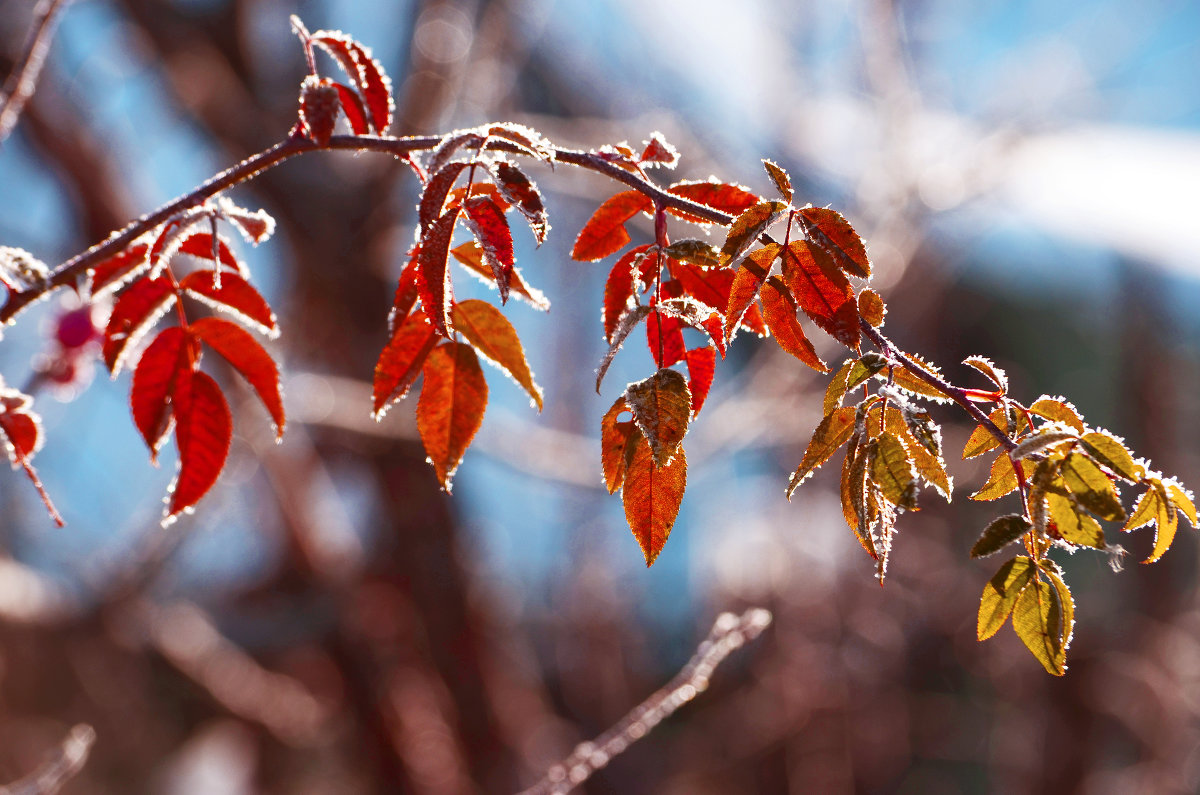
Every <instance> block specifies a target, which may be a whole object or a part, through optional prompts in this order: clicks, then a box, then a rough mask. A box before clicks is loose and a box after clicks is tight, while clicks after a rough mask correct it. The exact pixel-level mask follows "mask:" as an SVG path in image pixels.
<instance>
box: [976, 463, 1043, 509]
mask: <svg viewBox="0 0 1200 795" xmlns="http://www.w3.org/2000/svg"><path fill="white" fill-rule="evenodd" d="M1019 463H1020V464H1021V466H1022V467H1027V466H1029V462H1028V461H1024V460H1022V461H1020V462H1019ZM1016 488H1017V473H1016V470H1014V469H1013V462H1012V460H1011V459H1010V458H1009V457H1008V455H1007V454H1006V453H1001V454H1000V455H998V456H996V460H995V461H993V462H992V469H991V474H989V475H988V479H987V482H986V483H984V484H983V486H982V487H981V488H980V489H979V491H977V492H975V493H974V494H972V495H971V499H973V500H998V499H1000V498H1001V497H1003V496H1004V495H1006V494H1011V493H1012V492H1014V491H1016Z"/></svg>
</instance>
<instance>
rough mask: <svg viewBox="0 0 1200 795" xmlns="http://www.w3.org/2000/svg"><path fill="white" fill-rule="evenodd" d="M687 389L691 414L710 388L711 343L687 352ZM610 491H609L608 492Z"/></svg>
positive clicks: (713, 367)
mask: <svg viewBox="0 0 1200 795" xmlns="http://www.w3.org/2000/svg"><path fill="white" fill-rule="evenodd" d="M687 368H688V376H689V378H688V389H689V390H690V391H691V393H692V414H693V416H694V415H696V414H699V413H700V409H701V408H703V407H704V401H705V400H706V399H708V391H709V390H710V389H711V388H712V383H713V376H714V375H715V374H716V370H717V352H716V350H714V349H713V347H712V346H711V345H706V346H704V347H703V348H693V349H692V350H690V351H688V352H687ZM610 493H611V492H610Z"/></svg>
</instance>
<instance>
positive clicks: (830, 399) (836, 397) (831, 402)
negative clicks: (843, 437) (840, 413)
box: [823, 359, 857, 416]
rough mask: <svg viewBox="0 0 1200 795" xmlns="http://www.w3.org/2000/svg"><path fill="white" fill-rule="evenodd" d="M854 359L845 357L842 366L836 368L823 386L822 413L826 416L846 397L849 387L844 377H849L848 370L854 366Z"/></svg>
mask: <svg viewBox="0 0 1200 795" xmlns="http://www.w3.org/2000/svg"><path fill="white" fill-rule="evenodd" d="M856 361H857V360H856V359H847V360H846V361H844V362H842V366H841V367H839V368H838V369H837V372H836V373H834V374H833V378H831V379H830V381H829V384H828V385H827V386H826V387H825V402H824V406H823V409H824V413H825V415H826V416H828V415H830V414H832V413H833V412H834V410H835V409H837V408H838V406H840V405H842V400H843V399H844V398H845V397H846V392H847V391H849V387H847V386H846V379H847V378H849V377H850V370H851V369H852V368H853V367H854V365H855V363H856Z"/></svg>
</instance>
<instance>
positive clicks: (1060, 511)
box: [1045, 491, 1105, 549]
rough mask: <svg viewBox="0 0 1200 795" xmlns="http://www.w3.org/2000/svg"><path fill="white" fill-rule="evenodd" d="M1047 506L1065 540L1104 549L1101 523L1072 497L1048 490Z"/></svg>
mask: <svg viewBox="0 0 1200 795" xmlns="http://www.w3.org/2000/svg"><path fill="white" fill-rule="evenodd" d="M1045 499H1046V507H1047V508H1048V509H1049V511H1050V518H1051V519H1053V520H1054V525H1055V527H1057V528H1058V534H1059V535H1061V536H1062V537H1063V540H1065V541H1069V542H1070V543H1072V544H1078V545H1079V546H1081V547H1092V548H1094V549H1104V546H1105V545H1104V530H1103V528H1101V527H1100V525H1099V523H1098V522H1097V521H1096V520H1095V519H1093V518H1092V517H1090V516H1088V515H1087V514H1086V513H1084V512H1083V511H1081V510H1080V509H1079V506H1077V505H1076V504H1075V503H1074V502H1072V500H1071V498H1070V497H1064V496H1063V495H1061V494H1055V493H1054V492H1052V491H1048V492H1046V495H1045Z"/></svg>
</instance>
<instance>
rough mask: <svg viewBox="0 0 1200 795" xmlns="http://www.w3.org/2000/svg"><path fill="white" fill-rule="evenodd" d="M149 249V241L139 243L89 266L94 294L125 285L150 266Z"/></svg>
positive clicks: (100, 293)
mask: <svg viewBox="0 0 1200 795" xmlns="http://www.w3.org/2000/svg"><path fill="white" fill-rule="evenodd" d="M149 251H150V244H149V243H137V244H135V245H132V246H130V247H129V248H127V249H125V250H124V251H122V252H120V253H119V254H116V255H114V256H112V257H109V258H108V259H106V260H102V261H101V262H100V263H99V264H97V265H95V266H93V267H91V268H89V269H88V274H89V275H90V276H91V279H92V294H93V295H103V294H104V293H106V292H109V291H111V290H116V289H119V288H121V287H123V286H124V285H125V284H126V283H128V282H129V281H130V280H131V279H132V278H134V277H135V276H136V275H137V274H138V273H140V272H141V271H143V270H144V269H145V268H146V267H148V266H149V264H150V261H149V260H148V259H147V258H146V255H147V254H148V253H149Z"/></svg>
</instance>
